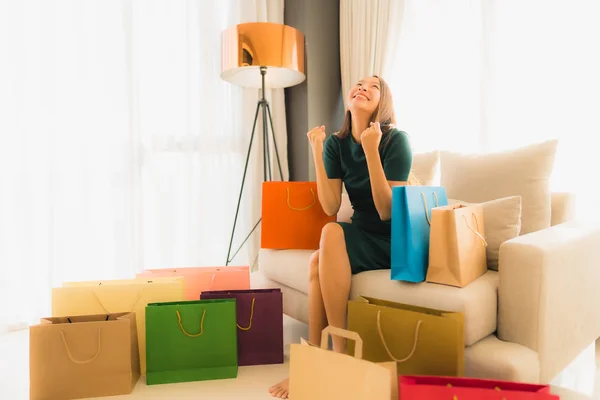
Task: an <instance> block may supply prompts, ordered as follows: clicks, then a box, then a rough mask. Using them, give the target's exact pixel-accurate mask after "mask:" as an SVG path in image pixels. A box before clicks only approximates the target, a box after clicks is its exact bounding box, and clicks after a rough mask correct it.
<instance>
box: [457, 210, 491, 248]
mask: <svg viewBox="0 0 600 400" xmlns="http://www.w3.org/2000/svg"><path fill="white" fill-rule="evenodd" d="M471 216H472V217H473V220H474V221H475V227H476V228H477V229H473V227H472V226H471V225H469V221H468V220H467V217H466V216H464V215H463V218H464V219H465V224H466V225H467V228H469V229H470V230H471V231H472V232H473V233H474V234H475V235H477V237H478V238H479V240H481V243H482V244H483V245H484V246H486V247H487V245H488V244H487V240H485V237H483V235H482V234H481V233H479V221H477V216H476V215H475V214H471Z"/></svg>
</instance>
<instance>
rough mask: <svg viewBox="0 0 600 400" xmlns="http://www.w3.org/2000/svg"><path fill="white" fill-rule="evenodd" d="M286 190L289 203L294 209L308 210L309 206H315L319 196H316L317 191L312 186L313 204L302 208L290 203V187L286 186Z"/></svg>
mask: <svg viewBox="0 0 600 400" xmlns="http://www.w3.org/2000/svg"><path fill="white" fill-rule="evenodd" d="M285 190H286V192H287V205H288V207H289V208H290V209H292V210H294V211H305V210H308V209H309V208H311V207H312V206H314V205H315V204H316V203H317V196H315V192H314V191H313V190H312V188H310V193H311V194H312V197H313V202H312V204H310V205H308V206H306V207H302V208H296V207H292V205H291V204H290V188H285Z"/></svg>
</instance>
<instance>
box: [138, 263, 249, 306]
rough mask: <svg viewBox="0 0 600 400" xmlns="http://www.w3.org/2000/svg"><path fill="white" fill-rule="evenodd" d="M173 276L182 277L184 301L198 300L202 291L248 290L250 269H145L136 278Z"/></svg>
mask: <svg viewBox="0 0 600 400" xmlns="http://www.w3.org/2000/svg"><path fill="white" fill-rule="evenodd" d="M174 276H181V277H183V280H184V282H185V299H186V300H200V294H201V293H202V292H204V291H211V290H248V289H250V268H249V267H247V266H246V267H196V268H163V269H147V270H144V271H142V272H141V273H139V274H137V276H136V277H137V278H143V279H152V278H163V277H174Z"/></svg>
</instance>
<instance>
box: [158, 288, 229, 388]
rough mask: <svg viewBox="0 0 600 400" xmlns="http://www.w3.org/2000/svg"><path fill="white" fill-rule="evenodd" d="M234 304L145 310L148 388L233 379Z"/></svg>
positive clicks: (208, 303) (163, 306)
mask: <svg viewBox="0 0 600 400" xmlns="http://www.w3.org/2000/svg"><path fill="white" fill-rule="evenodd" d="M235 310H236V309H235V299H220V300H199V301H181V302H171V303H151V304H148V306H147V307H146V384H148V385H156V384H161V383H176V382H190V381H203V380H212V379H227V378H236V377H237V372H238V365H237V364H238V363H237V361H238V355H237V326H236V312H235Z"/></svg>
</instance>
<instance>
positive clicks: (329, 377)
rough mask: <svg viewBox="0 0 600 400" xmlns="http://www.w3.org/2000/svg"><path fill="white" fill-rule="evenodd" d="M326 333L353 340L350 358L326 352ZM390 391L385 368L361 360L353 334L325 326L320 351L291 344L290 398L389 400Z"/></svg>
mask: <svg viewBox="0 0 600 400" xmlns="http://www.w3.org/2000/svg"><path fill="white" fill-rule="evenodd" d="M330 334H331V335H337V336H342V337H345V338H347V339H351V340H354V341H355V343H356V346H355V349H356V350H355V352H354V356H349V355H346V354H340V353H335V352H333V351H329V350H326V348H327V343H328V340H329V335H330ZM391 391H392V388H391V385H390V371H389V369H387V368H385V367H383V366H381V365H377V364H374V363H371V362H368V361H365V360H363V359H362V340H361V338H360V336H359V335H358V334H357V333H356V332H349V331H346V330H344V329H339V328H334V327H332V326H328V327H327V328H325V329H324V330H323V333H322V335H321V347H320V348H318V347H313V346H306V345H303V344H292V345H291V348H290V398H291V399H294V400H315V399H327V400H389V399H390V398H391V393H392V392H391Z"/></svg>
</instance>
